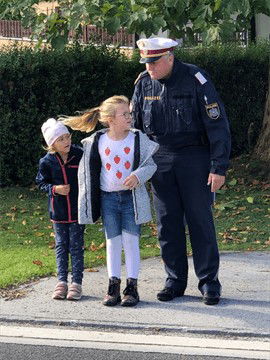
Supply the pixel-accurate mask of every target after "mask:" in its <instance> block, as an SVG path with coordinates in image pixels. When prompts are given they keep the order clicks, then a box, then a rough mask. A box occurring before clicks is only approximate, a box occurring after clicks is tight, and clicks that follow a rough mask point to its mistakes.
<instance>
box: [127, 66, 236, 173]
mask: <svg viewBox="0 0 270 360" xmlns="http://www.w3.org/2000/svg"><path fill="white" fill-rule="evenodd" d="M132 106H133V110H132V111H133V120H134V127H135V128H137V129H140V130H142V131H143V132H145V133H146V134H148V135H149V137H150V138H152V139H153V140H155V141H156V142H158V143H159V144H160V145H161V146H162V145H166V146H169V147H171V148H172V150H173V151H175V150H177V149H179V148H181V147H186V146H194V145H205V146H208V147H209V149H210V157H211V169H210V172H211V173H214V174H219V175H225V172H226V170H227V168H228V164H229V156H230V148H231V138H230V130H229V124H228V120H227V116H226V113H225V109H224V105H223V103H222V101H221V100H220V97H219V95H218V93H217V91H216V89H215V87H214V85H213V83H212V81H211V80H210V78H209V76H208V74H207V73H206V72H205V71H203V70H202V69H200V68H198V67H197V66H195V65H191V64H185V63H182V62H180V61H179V60H177V59H175V60H174V65H173V70H172V74H171V76H170V77H169V78H168V79H161V80H151V78H150V76H149V74H148V73H147V71H145V72H143V73H142V74H141V76H140V77H139V78H138V80H137V82H136V86H135V90H134V94H133V97H132Z"/></svg>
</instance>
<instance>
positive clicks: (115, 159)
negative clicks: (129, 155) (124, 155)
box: [114, 155, 120, 164]
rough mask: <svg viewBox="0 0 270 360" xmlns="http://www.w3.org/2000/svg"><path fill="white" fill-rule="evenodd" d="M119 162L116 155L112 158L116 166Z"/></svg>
mask: <svg viewBox="0 0 270 360" xmlns="http://www.w3.org/2000/svg"><path fill="white" fill-rule="evenodd" d="M119 161H120V157H119V156H118V155H116V156H115V157H114V162H115V163H116V164H119Z"/></svg>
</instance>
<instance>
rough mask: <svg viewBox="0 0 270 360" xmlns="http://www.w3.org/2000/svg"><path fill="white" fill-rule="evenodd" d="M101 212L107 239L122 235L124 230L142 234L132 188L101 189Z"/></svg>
mask: <svg viewBox="0 0 270 360" xmlns="http://www.w3.org/2000/svg"><path fill="white" fill-rule="evenodd" d="M101 214H102V221H103V226H104V229H105V235H106V238H107V239H112V238H114V237H115V236H118V235H121V234H122V231H126V232H129V233H131V234H134V235H140V231H141V226H140V225H137V224H136V223H135V213H134V206H133V199H132V192H131V190H126V191H125V190H124V191H112V192H107V191H101Z"/></svg>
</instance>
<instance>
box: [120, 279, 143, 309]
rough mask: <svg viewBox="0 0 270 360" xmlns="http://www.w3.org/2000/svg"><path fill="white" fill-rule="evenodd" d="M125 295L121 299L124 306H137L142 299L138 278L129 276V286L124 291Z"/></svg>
mask: <svg viewBox="0 0 270 360" xmlns="http://www.w3.org/2000/svg"><path fill="white" fill-rule="evenodd" d="M123 294H124V297H123V300H122V301H121V305H122V306H135V305H137V304H138V302H139V301H140V298H139V294H138V289H137V279H132V278H128V279H127V287H126V288H125V290H124V291H123Z"/></svg>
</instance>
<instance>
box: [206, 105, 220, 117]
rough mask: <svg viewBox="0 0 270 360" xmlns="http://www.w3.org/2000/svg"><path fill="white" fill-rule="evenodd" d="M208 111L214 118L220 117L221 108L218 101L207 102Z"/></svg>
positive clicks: (209, 115)
mask: <svg viewBox="0 0 270 360" xmlns="http://www.w3.org/2000/svg"><path fill="white" fill-rule="evenodd" d="M205 109H206V113H207V115H208V117H210V119H212V120H216V119H218V118H219V117H220V109H219V105H218V103H212V104H206V105H205Z"/></svg>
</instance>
